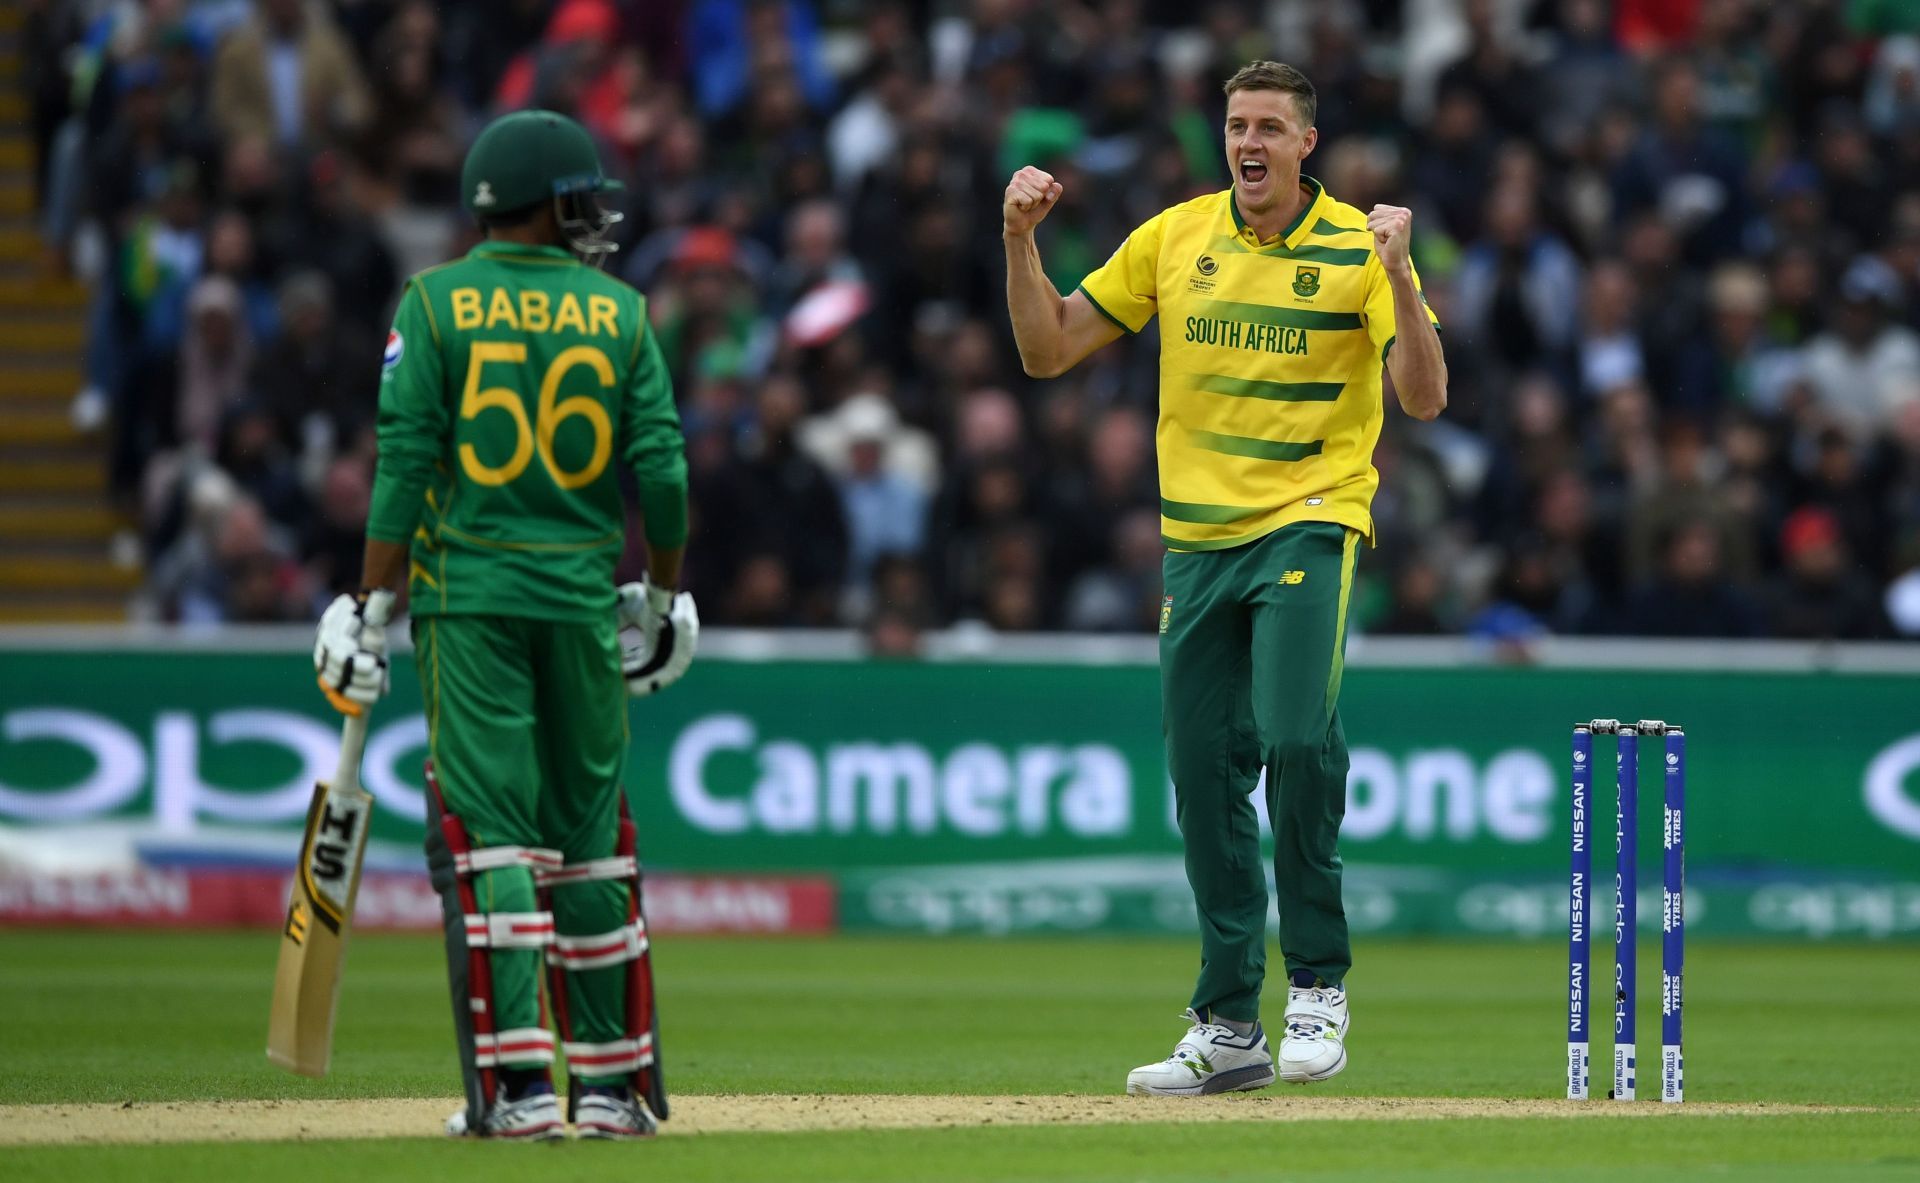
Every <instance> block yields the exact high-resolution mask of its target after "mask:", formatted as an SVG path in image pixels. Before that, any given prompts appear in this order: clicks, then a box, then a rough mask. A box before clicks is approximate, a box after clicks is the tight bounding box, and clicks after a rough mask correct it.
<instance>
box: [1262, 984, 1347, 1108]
mask: <svg viewBox="0 0 1920 1183" xmlns="http://www.w3.org/2000/svg"><path fill="white" fill-rule="evenodd" d="M1279 1061H1280V1079H1281V1080H1284V1081H1286V1082H1288V1083H1289V1084H1309V1083H1311V1082H1313V1081H1316V1080H1325V1079H1327V1078H1328V1077H1329V1076H1338V1075H1339V1074H1340V1070H1341V1069H1343V1068H1345V1067H1346V1066H1347V992H1346V990H1344V989H1342V988H1341V987H1339V986H1328V985H1326V984H1324V983H1321V982H1319V981H1316V982H1315V983H1314V984H1313V985H1311V986H1292V987H1289V988H1288V990H1287V1034H1286V1036H1285V1037H1284V1038H1283V1039H1281V1040H1280V1056H1279Z"/></svg>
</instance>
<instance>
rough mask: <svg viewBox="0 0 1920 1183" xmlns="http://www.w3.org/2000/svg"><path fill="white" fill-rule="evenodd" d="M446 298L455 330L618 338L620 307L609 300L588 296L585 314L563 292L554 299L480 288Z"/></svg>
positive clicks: (573, 297) (540, 294) (532, 291)
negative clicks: (570, 334) (503, 329)
mask: <svg viewBox="0 0 1920 1183" xmlns="http://www.w3.org/2000/svg"><path fill="white" fill-rule="evenodd" d="M448 298H449V299H450V300H451V301H452V302H453V327H454V328H456V329H485V330H488V331H491V330H493V329H499V328H508V329H518V330H521V331H523V332H528V333H566V332H575V333H583V334H585V335H587V336H589V337H598V336H599V335H600V334H602V333H605V334H606V335H608V336H609V337H614V338H618V337H619V336H620V304H619V302H618V301H617V300H615V299H614V298H613V297H612V296H588V297H587V298H586V308H585V312H584V314H583V313H582V310H581V301H580V298H579V297H578V296H576V295H574V294H573V293H572V292H563V293H561V295H560V297H559V298H558V299H555V298H554V297H553V296H551V295H549V294H548V293H546V292H543V291H539V290H537V289H531V288H522V289H520V290H519V291H513V290H510V289H508V288H494V289H492V291H491V292H490V293H489V294H485V295H483V294H482V292H481V289H479V288H455V289H453V291H452V292H451V293H450V294H449V297H448Z"/></svg>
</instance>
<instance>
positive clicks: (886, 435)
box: [839, 399, 927, 586]
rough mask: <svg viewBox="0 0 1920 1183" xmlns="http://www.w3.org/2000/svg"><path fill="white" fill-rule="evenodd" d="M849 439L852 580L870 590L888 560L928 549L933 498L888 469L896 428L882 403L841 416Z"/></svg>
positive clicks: (843, 490)
mask: <svg viewBox="0 0 1920 1183" xmlns="http://www.w3.org/2000/svg"><path fill="white" fill-rule="evenodd" d="M840 419H841V424H842V428H843V430H844V431H845V432H846V436H847V460H846V471H845V472H844V473H842V474H841V476H840V478H839V485H840V499H841V502H842V504H843V505H844V506H845V510H846V517H847V533H848V542H849V550H848V558H849V568H848V575H849V576H850V577H851V578H852V579H853V581H854V583H855V584H856V585H861V586H864V585H865V583H866V581H867V579H868V577H869V576H870V575H871V573H872V571H873V565H874V563H875V562H876V561H877V560H879V559H880V558H881V557H883V556H908V557H911V556H914V555H917V554H919V553H920V549H921V547H922V546H923V545H925V541H926V538H925V530H926V515H927V494H926V491H925V490H924V489H922V488H921V487H920V486H919V485H917V484H915V483H914V482H913V481H911V480H909V479H908V478H907V477H905V476H903V475H901V474H900V472H898V471H897V470H891V469H889V468H888V467H887V465H886V455H887V447H888V443H889V439H890V436H891V433H892V431H893V429H894V426H895V424H894V420H893V416H892V414H891V413H890V412H889V411H888V409H887V407H886V404H885V403H883V402H880V401H878V400H867V399H854V400H849V402H848V403H847V405H846V409H845V412H844V413H843V414H842V415H841V416H840Z"/></svg>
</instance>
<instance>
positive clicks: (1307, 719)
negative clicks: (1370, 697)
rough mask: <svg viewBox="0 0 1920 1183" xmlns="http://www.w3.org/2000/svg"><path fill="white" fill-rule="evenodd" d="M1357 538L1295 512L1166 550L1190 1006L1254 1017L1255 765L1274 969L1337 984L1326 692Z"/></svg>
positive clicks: (1165, 657) (1334, 801) (1341, 914)
mask: <svg viewBox="0 0 1920 1183" xmlns="http://www.w3.org/2000/svg"><path fill="white" fill-rule="evenodd" d="M1359 538H1360V535H1359V533H1358V532H1357V531H1354V530H1350V529H1347V528H1346V527H1344V526H1339V525H1335V524H1333V523H1330V522H1298V523H1294V524H1292V525H1288V526H1283V527H1281V528H1280V529H1278V530H1276V531H1274V532H1273V533H1271V534H1269V535H1267V536H1266V537H1264V538H1262V539H1260V540H1259V541H1257V542H1251V543H1248V544H1246V545H1244V546H1238V547H1234V548H1232V549H1229V550H1215V551H1195V552H1169V553H1168V554H1167V556H1166V560H1165V565H1164V572H1165V591H1166V598H1165V600H1164V601H1163V603H1162V608H1161V617H1160V690H1161V709H1162V714H1161V725H1162V729H1163V731H1164V732H1165V735H1166V744H1167V768H1168V771H1169V773H1170V774H1171V775H1172V778H1173V790H1174V800H1175V806H1176V812H1177V816H1178V818H1179V823H1180V834H1181V838H1182V839H1183V841H1184V843H1185V846H1186V862H1187V881H1188V882H1189V883H1191V884H1192V885H1193V898H1194V904H1195V905H1196V907H1197V908H1198V910H1199V914H1200V980H1199V982H1198V984H1197V985H1196V986H1195V987H1194V992H1193V1004H1192V1005H1193V1008H1194V1009H1195V1010H1196V1011H1198V1012H1200V1014H1202V1015H1206V1014H1208V1013H1209V1012H1212V1013H1213V1014H1217V1015H1220V1016H1222V1017H1225V1018H1229V1019H1233V1020H1235V1021H1237V1022H1251V1021H1253V1020H1256V1019H1258V1018H1259V1017H1260V988H1261V985H1262V984H1263V982H1264V981H1265V978H1266V968H1267V948H1266V917H1267V887H1266V877H1265V875H1264V873H1263V871H1262V867H1261V857H1260V831H1259V819H1258V816H1257V815H1256V813H1255V812H1254V807H1253V803H1252V801H1251V800H1250V797H1251V795H1252V792H1253V789H1254V786H1255V785H1256V784H1257V783H1258V781H1259V778H1260V772H1261V770H1262V769H1265V770H1266V774H1267V786H1266V798H1267V814H1268V817H1269V818H1271V819H1272V822H1273V835H1274V855H1273V877H1274V890H1275V894H1276V895H1277V896H1278V897H1279V913H1280V948H1281V951H1282V953H1283V954H1284V955H1285V958H1286V966H1287V971H1288V972H1289V974H1291V973H1293V972H1294V971H1296V970H1307V971H1309V972H1311V973H1312V974H1313V975H1314V976H1315V977H1316V978H1319V979H1322V980H1324V981H1325V982H1326V983H1327V984H1329V985H1339V984H1340V983H1341V982H1342V981H1343V979H1344V978H1345V976H1346V973H1347V970H1348V968H1349V967H1350V966H1351V965H1352V962H1353V953H1352V949H1351V948H1350V946H1349V944H1348V940H1347V918H1346V911H1345V909H1344V908H1343V907H1342V905H1341V900H1340V853H1339V836H1340V821H1341V818H1342V817H1343V816H1344V815H1345V813H1346V791H1347V744H1346V738H1345V736H1344V735H1343V734H1342V733H1341V730H1340V714H1339V711H1338V710H1337V709H1336V703H1337V701H1338V699H1339V697H1340V678H1341V673H1342V671H1343V669H1344V660H1345V656H1344V655H1345V648H1346V623H1347V601H1348V599H1349V596H1350V593H1351V591H1352V587H1353V567H1354V558H1355V550H1356V544H1357V543H1358V541H1359Z"/></svg>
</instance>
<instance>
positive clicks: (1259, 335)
mask: <svg viewBox="0 0 1920 1183" xmlns="http://www.w3.org/2000/svg"><path fill="white" fill-rule="evenodd" d="M1187 340H1189V341H1192V342H1194V343H1195V344H1198V345H1219V346H1222V347H1224V348H1227V349H1257V350H1260V351H1262V352H1264V353H1294V354H1299V355H1301V356H1303V357H1304V356H1305V355H1306V352H1307V330H1305V329H1295V328H1289V327H1287V326H1284V325H1263V324H1254V323H1252V322H1250V321H1242V320H1220V319H1219V318H1217V317H1212V316H1189V317H1188V318H1187Z"/></svg>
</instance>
